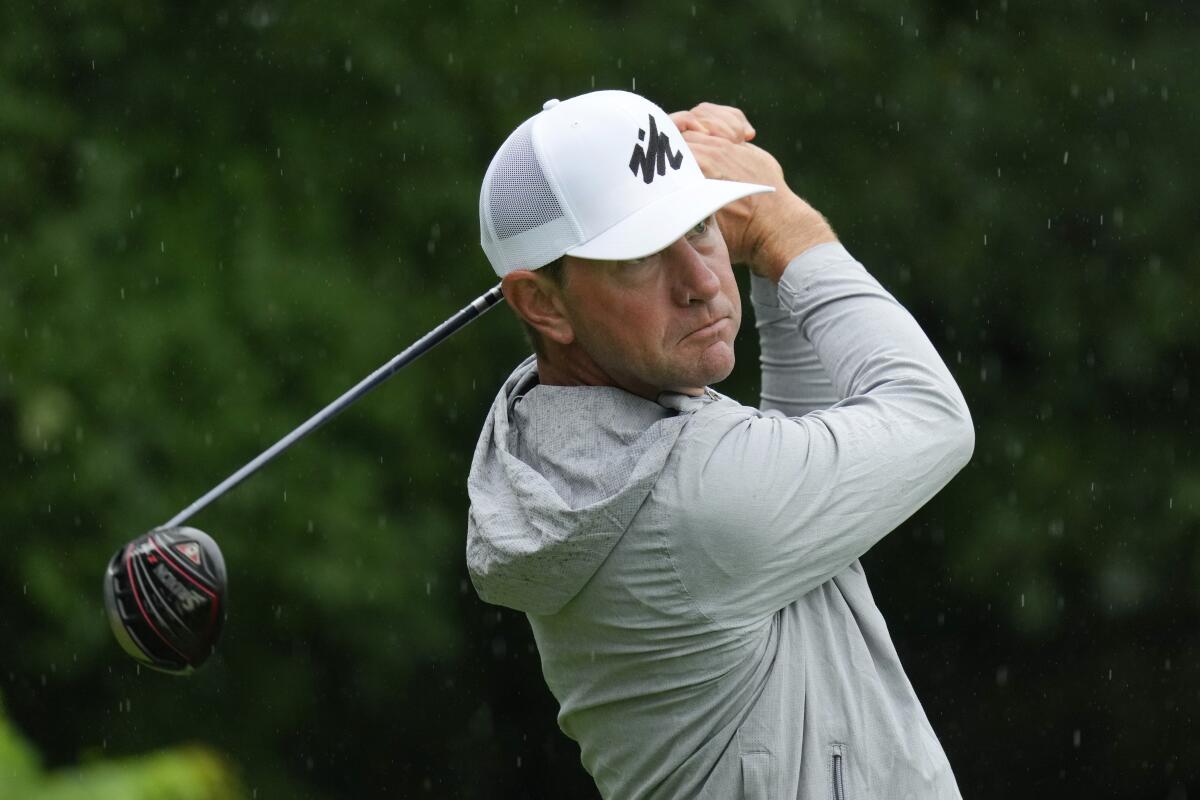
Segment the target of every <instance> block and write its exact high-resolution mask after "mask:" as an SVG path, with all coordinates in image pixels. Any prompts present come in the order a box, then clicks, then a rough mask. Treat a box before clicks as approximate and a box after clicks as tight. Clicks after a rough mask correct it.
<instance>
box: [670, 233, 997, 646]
mask: <svg viewBox="0 0 1200 800" xmlns="http://www.w3.org/2000/svg"><path fill="white" fill-rule="evenodd" d="M777 298H778V300H777V304H778V309H779V310H780V312H781V315H780V316H779V317H778V319H773V320H771V321H769V322H767V323H766V324H768V325H779V326H780V328H779V331H780V332H783V331H789V332H788V333H786V335H781V336H780V337H779V339H778V340H777V341H778V343H779V344H780V347H779V348H778V349H772V350H771V351H770V352H769V353H767V356H766V357H767V358H770V359H775V358H777V354H779V353H784V354H786V355H785V356H784V357H780V359H779V360H780V363H781V364H785V366H782V367H780V369H779V370H778V371H777V372H776V373H775V376H776V378H778V380H777V381H776V380H774V379H773V382H772V383H768V382H767V377H766V375H764V394H768V389H772V388H774V387H788V388H784V390H783V391H781V393H780V396H779V397H774V396H772V398H771V399H770V400H769V401H768V404H772V405H774V406H775V408H776V409H778V410H776V411H774V412H770V413H763V412H760V411H758V410H756V409H750V408H747V407H745V406H741V405H738V404H737V403H735V402H733V401H729V400H724V401H718V402H714V403H711V404H709V405H708V406H706V407H705V408H703V409H701V410H700V411H697V412H695V415H694V417H693V420H692V421H691V422H689V424H688V426H687V428H686V429H685V431H684V434H683V435H682V436H681V437H680V441H679V442H677V444H676V448H675V450H674V451H673V453H672V459H673V463H670V464H669V469H668V470H666V471H665V473H664V476H663V478H665V479H666V480H667V483H666V484H664V485H663V486H662V487H661V489H662V490H663V491H664V492H665V493H667V494H664V497H666V496H670V497H671V500H672V502H671V505H672V515H673V518H674V524H673V525H672V526H671V530H672V531H676V532H677V534H672V539H671V540H670V541H669V543H668V547H669V549H670V550H671V556H672V560H673V562H674V564H675V568H676V569H677V571H678V572H679V575H680V578H681V579H682V580H683V582H684V585H685V586H686V587H687V589H688V591H689V593H690V594H691V595H692V596H693V598H694V599H695V600H696V602H697V603H698V604H699V606H700V609H701V610H702V611H703V612H704V613H706V614H707V615H709V616H710V617H712V618H713V619H724V620H728V621H731V622H734V623H745V622H749V621H752V620H754V619H757V618H761V617H762V616H764V615H767V614H771V613H774V612H775V611H777V610H779V609H780V608H783V607H784V606H786V605H788V604H790V603H792V602H794V601H795V600H797V599H798V598H799V597H801V596H802V595H804V594H805V593H807V592H808V591H810V590H811V589H813V588H815V587H816V586H819V585H820V584H822V583H824V582H825V581H827V580H829V579H830V578H832V577H833V576H834V575H837V574H838V573H839V572H841V571H842V570H844V569H845V568H846V567H847V566H849V565H850V564H851V563H853V562H854V561H855V560H856V559H857V558H859V557H860V556H861V555H862V554H863V553H865V552H866V551H867V550H868V549H869V548H870V547H871V546H872V545H873V544H875V543H876V542H877V541H879V540H880V539H881V538H882V537H883V536H885V535H886V534H887V533H889V532H890V531H892V530H893V529H894V528H896V526H898V525H899V524H900V523H901V522H903V521H904V520H905V519H907V518H908V517H909V516H911V515H912V514H913V512H915V511H916V510H917V509H918V508H920V507H921V506H922V505H924V504H925V503H926V502H928V500H929V499H930V498H932V497H933V496H934V495H935V494H936V493H937V492H938V491H939V490H941V488H942V487H943V486H945V485H946V484H947V483H948V482H949V481H950V479H951V478H952V477H953V476H954V475H955V474H956V473H957V472H958V471H959V470H960V469H961V468H962V467H963V466H964V465H965V464H966V463H967V461H968V460H969V459H970V456H971V453H972V451H973V449H974V444H975V435H974V429H973V426H972V422H971V417H970V413H969V412H968V410H967V405H966V401H965V400H964V398H963V396H962V393H961V392H960V391H959V388H958V386H957V385H956V384H955V382H954V379H953V377H952V376H951V374H950V372H949V370H948V369H947V368H946V366H945V364H944V363H943V362H942V359H941V358H940V357H939V356H938V354H937V352H936V350H935V349H934V347H933V345H932V344H931V343H930V341H929V339H928V338H927V337H926V336H925V334H924V332H923V331H922V330H921V328H920V326H919V325H918V324H917V322H916V320H914V319H913V317H912V316H911V315H910V314H909V313H908V312H907V311H906V310H905V309H904V308H903V307H902V306H901V305H900V304H899V303H898V302H896V300H895V298H893V297H892V296H891V295H890V294H889V293H888V292H887V291H886V290H884V288H883V287H882V286H880V284H879V282H878V281H876V280H875V279H874V278H873V277H872V276H871V275H870V274H869V273H868V272H867V270H866V269H865V268H864V267H863V266H862V265H861V264H859V263H858V262H857V261H855V260H854V259H853V257H852V256H851V255H850V254H849V253H848V252H846V250H845V248H844V247H842V245H841V244H839V243H829V244H822V245H818V246H816V247H814V248H812V249H810V250H808V251H806V252H805V253H804V254H802V255H801V256H799V257H797V258H796V259H794V260H793V261H792V262H791V263H790V264H789V265H788V267H787V269H786V270H785V272H784V273H783V276H782V278H781V280H780V282H779V286H778V290H777ZM784 313H785V314H786V316H783V315H782V314H784ZM760 324H761V323H760ZM772 335H774V334H773V333H772ZM801 338H802V339H804V340H806V342H807V344H803V343H798V340H800V339H801ZM785 339H790V341H788V342H785V341H784V340H785ZM808 346H811V348H812V352H813V354H814V358H815V360H816V362H817V363H818V364H819V365H820V366H821V367H822V371H823V373H824V376H825V378H826V379H827V380H828V381H829V386H825V384H824V380H821V379H819V377H818V376H817V375H816V370H815V367H813V366H812V364H811V362H810V361H809V358H808V356H806V355H805V356H804V357H803V358H799V356H801V355H802V354H803V353H804V352H805V348H806V347H808ZM792 362H795V363H794V364H792ZM772 369H774V366H773V367H772ZM830 387H832V391H833V392H835V393H836V394H837V396H838V397H839V398H842V399H839V400H838V401H837V402H836V403H834V404H833V405H832V406H831V407H829V408H822V409H819V410H813V411H810V412H809V413H803V414H802V415H798V416H796V415H793V416H783V415H781V414H780V413H779V411H788V412H792V413H797V412H802V411H803V409H805V408H807V407H808V406H812V405H819V404H820V403H823V402H824V400H825V399H826V398H828V397H829V396H830V395H829V394H828V392H829V389H830ZM785 393H788V394H785ZM660 480H662V479H660Z"/></svg>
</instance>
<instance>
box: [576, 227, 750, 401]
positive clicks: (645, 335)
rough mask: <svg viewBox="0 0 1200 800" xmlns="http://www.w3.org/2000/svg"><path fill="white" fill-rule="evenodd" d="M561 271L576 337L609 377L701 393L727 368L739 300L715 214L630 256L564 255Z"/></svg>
mask: <svg viewBox="0 0 1200 800" xmlns="http://www.w3.org/2000/svg"><path fill="white" fill-rule="evenodd" d="M564 277H565V278H566V280H565V282H564V288H563V292H562V299H563V302H564V304H565V306H566V308H567V312H568V314H569V317H570V321H571V325H572V327H573V329H574V332H575V338H576V341H577V343H578V344H579V346H580V348H581V349H582V350H583V351H584V352H585V353H586V354H587V356H589V357H590V358H591V360H592V361H593V362H595V365H596V366H597V367H598V368H599V369H600V370H601V371H602V372H603V373H604V374H606V375H607V376H608V378H610V379H611V380H612V382H613V384H615V385H617V386H620V387H621V388H623V389H626V390H627V391H631V392H634V393H635V394H639V395H642V396H643V397H648V398H651V399H653V398H654V397H656V396H657V395H658V393H659V392H661V391H668V390H669V391H676V392H683V393H685V394H700V393H701V391H702V390H703V388H704V387H705V386H707V385H708V384H711V383H716V382H717V381H720V380H723V379H724V378H726V377H728V376H729V373H730V372H732V371H733V363H734V353H733V339H734V336H735V335H737V332H738V328H739V327H740V326H741V322H742V304H741V298H740V297H739V295H738V289H737V282H736V281H735V280H734V277H733V269H732V267H731V266H730V263H729V252H728V251H727V250H726V249H725V240H724V238H723V237H722V236H721V232H720V230H719V229H718V228H717V224H716V220H715V218H714V217H709V218H708V219H707V220H705V221H704V222H701V223H700V224H699V225H697V226H696V227H695V228H693V229H692V230H691V231H689V232H688V233H687V234H686V235H684V236H683V237H682V238H680V239H679V240H678V241H676V242H674V243H673V244H671V245H670V246H669V247H667V248H666V249H665V250H662V251H660V252H658V253H655V254H654V255H652V256H648V257H646V258H643V259H638V260H637V261H590V260H584V259H576V258H570V257H568V258H567V263H566V273H565V276H564Z"/></svg>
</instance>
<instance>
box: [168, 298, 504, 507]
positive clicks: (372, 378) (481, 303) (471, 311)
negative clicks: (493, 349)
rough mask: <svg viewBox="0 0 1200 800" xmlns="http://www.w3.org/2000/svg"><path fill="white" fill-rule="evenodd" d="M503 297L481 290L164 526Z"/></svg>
mask: <svg viewBox="0 0 1200 800" xmlns="http://www.w3.org/2000/svg"><path fill="white" fill-rule="evenodd" d="M503 299H504V295H503V294H502V293H501V291H500V284H496V285H495V286H493V287H492V288H491V289H489V290H488V291H486V292H484V293H483V294H481V295H480V296H479V297H477V298H475V299H474V300H472V301H471V302H470V303H468V304H467V305H465V306H463V307H462V308H461V309H460V310H459V311H457V312H456V313H455V314H454V315H453V316H451V317H450V318H449V319H447V320H446V321H445V322H443V323H442V324H440V325H438V326H437V327H436V328H434V329H433V330H431V331H430V332H429V333H427V334H425V335H424V336H422V337H421V338H420V339H418V340H417V341H415V342H413V343H412V344H411V345H409V346H408V347H407V348H406V349H405V350H404V351H403V352H401V353H400V354H398V355H397V356H395V357H394V358H393V359H392V360H391V361H389V362H387V363H386V364H384V365H383V366H382V367H380V368H379V369H377V370H375V371H374V372H372V373H371V374H370V375H368V376H367V377H365V378H363V379H362V380H361V381H359V382H358V384H356V385H355V386H354V387H353V388H351V389H350V390H348V391H347V392H346V393H345V394H343V395H342V396H341V397H339V398H338V399H336V400H334V401H333V402H332V403H330V404H329V405H327V406H325V408H323V409H321V410H320V411H318V412H317V413H316V414H313V415H312V416H311V417H310V418H309V419H308V420H307V421H306V422H305V423H304V424H302V425H301V426H300V427H298V428H296V429H295V430H294V431H292V432H291V433H289V434H288V435H287V436H284V437H283V438H282V439H280V440H279V441H278V442H276V443H275V444H273V445H271V446H270V447H268V448H267V449H266V450H264V451H263V452H261V453H259V454H258V455H257V456H256V457H255V458H254V459H253V460H252V461H250V462H249V463H248V464H246V465H245V466H244V467H242V468H241V469H239V470H238V471H237V472H235V473H233V474H232V475H230V476H229V477H228V478H226V479H225V480H223V481H221V482H220V483H218V484H217V485H216V486H214V487H213V488H212V489H210V490H209V491H208V493H207V494H205V495H204V496H202V497H200V498H199V499H198V500H196V501H195V502H194V503H192V504H191V505H190V506H188V507H187V508H185V509H183V510H182V511H180V512H179V513H178V514H176V515H175V516H173V517H171V519H169V520H167V522H166V523H165V525H164V527H168V528H172V527H175V526H176V525H181V524H182V523H184V522H185V521H187V520H188V519H190V518H191V517H192V515H194V514H195V513H196V512H198V511H200V510H201V509H202V508H204V507H205V506H207V505H208V504H209V503H211V502H212V501H214V500H216V499H217V498H218V497H220V496H221V495H223V494H225V493H226V492H228V491H229V490H230V489H232V488H233V487H235V486H237V485H238V484H239V483H241V482H242V481H244V480H246V478H248V477H250V476H251V475H253V474H254V473H255V472H257V471H258V470H259V469H260V468H261V467H262V466H263V465H264V464H266V463H267V462H269V461H271V460H272V459H273V458H275V456H277V455H279V454H280V453H282V452H283V451H284V450H287V449H288V448H289V447H291V446H292V445H294V444H295V443H296V442H298V441H300V440H301V439H303V438H304V437H305V436H307V435H308V434H310V433H312V432H313V431H314V430H316V429H317V428H319V427H321V425H323V424H324V423H326V422H328V421H329V420H330V419H332V418H333V417H335V416H337V414H338V413H340V412H341V411H343V410H344V409H345V408H346V406H348V405H350V404H351V403H353V402H354V401H356V400H358V399H359V398H360V397H362V396H363V395H365V394H366V393H367V392H369V391H371V390H372V389H374V388H375V387H376V386H378V385H379V384H381V383H383V382H384V381H386V380H387V379H388V378H390V377H392V376H393V375H395V374H396V373H397V372H398V371H400V369H401V368H403V367H404V366H406V365H408V364H411V363H412V362H413V361H416V360H417V359H418V358H419V357H420V356H422V355H424V354H425V353H426V352H428V351H429V350H431V349H433V347H434V346H436V345H437V344H438V343H439V342H441V341H442V340H443V339H446V338H447V337H449V336H450V334H452V333H454V332H455V331H457V330H459V329H460V328H462V327H464V326H466V325H467V323H469V322H471V321H472V320H474V319H475V318H476V317H478V316H479V315H481V314H483V313H484V312H485V311H487V310H489V309H490V308H492V306H494V305H496V304H497V303H499V302H500V301H501V300H503Z"/></svg>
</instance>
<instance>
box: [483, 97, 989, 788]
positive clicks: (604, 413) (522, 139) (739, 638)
mask: <svg viewBox="0 0 1200 800" xmlns="http://www.w3.org/2000/svg"><path fill="white" fill-rule="evenodd" d="M753 137H754V130H753V128H751V127H750V125H749V123H748V122H747V121H746V119H745V117H744V116H743V115H742V114H741V112H739V111H737V110H736V109H731V108H726V107H719V106H712V105H708V104H702V105H701V106H697V107H696V108H695V109H693V110H692V111H691V112H681V113H677V114H675V115H673V116H668V115H666V114H664V113H663V112H662V110H661V109H659V108H658V107H657V106H655V105H653V104H652V103H650V102H648V101H647V100H644V99H643V98H640V97H638V96H636V95H631V94H628V93H625V92H594V93H592V94H587V95H583V96H580V97H576V98H573V99H571V100H567V101H565V102H562V103H556V101H550V102H548V103H547V104H546V107H545V109H544V110H543V111H542V112H541V113H540V114H538V115H536V116H535V117H533V118H531V119H530V120H528V121H526V123H524V124H523V125H522V126H520V127H519V128H518V129H517V130H516V131H515V132H514V133H513V134H512V136H510V137H509V139H508V140H507V141H506V142H505V144H504V145H503V146H502V147H501V148H500V150H499V152H498V153H497V155H496V157H495V159H494V160H493V162H492V164H491V166H490V167H489V169H488V173H487V175H486V177H485V178H484V184H483V191H482V194H481V198H480V217H481V223H482V227H483V235H482V238H483V246H484V250H485V251H486V252H487V255H488V257H489V259H490V261H491V263H492V266H493V267H494V268H495V269H496V272H497V273H498V274H500V275H501V276H503V289H504V294H505V297H506V298H507V299H508V302H509V304H510V305H511V307H512V308H513V310H514V311H515V312H516V313H517V315H518V316H519V317H520V318H521V320H522V321H523V322H524V324H525V325H526V326H527V328H528V329H529V331H530V333H531V337H532V339H533V341H534V345H535V350H536V355H535V356H533V357H530V358H529V359H527V360H526V361H524V362H523V363H522V364H521V365H519V366H518V367H517V369H516V370H515V371H514V372H513V373H512V375H511V377H510V378H509V379H508V380H507V381H506V382H505V384H504V386H503V388H502V389H501V391H500V393H499V395H498V396H497V398H496V401H495V403H494V405H493V406H492V409H491V412H490V414H489V416H488V418H487V421H486V422H485V424H484V428H483V432H482V434H481V436H480V439H479V444H478V447H477V449H476V451H475V457H474V461H473V463H472V465H471V474H470V478H469V492H470V497H471V511H470V517H469V520H468V525H469V528H468V540H467V560H468V565H469V567H470V570H471V576H472V580H473V581H474V584H475V587H476V589H477V591H478V592H479V594H480V596H481V597H482V598H483V599H484V600H487V601H489V602H492V603H498V604H502V605H505V606H509V607H511V608H515V609H518V610H521V611H524V612H526V614H527V615H528V618H529V621H530V625H531V626H532V629H533V634H534V638H535V640H536V642H537V646H538V651H539V653H540V655H541V660H542V669H543V674H544V677H545V679H546V682H547V684H548V685H549V687H550V690H551V691H552V692H553V693H554V696H555V697H556V698H557V700H558V702H559V706H560V713H559V725H560V726H561V728H562V730H563V731H564V732H565V733H566V734H567V735H568V736H570V737H571V738H573V739H575V740H576V741H577V742H578V743H579V746H580V750H581V753H582V761H583V765H584V767H585V768H586V769H587V770H588V772H589V773H590V774H591V775H592V777H593V778H594V779H595V781H596V785H597V786H598V787H599V789H600V791H601V793H602V794H603V795H604V796H605V797H613V798H695V797H705V798H734V797H747V798H796V797H802V798H826V797H831V798H838V799H839V800H840V798H845V797H849V798H884V797H886V798H920V800H929V799H930V798H958V797H959V796H960V795H959V792H958V789H957V786H956V783H955V780H954V775H953V773H952V771H951V768H950V765H949V763H948V762H947V760H946V756H945V754H944V753H943V751H942V748H941V745H940V744H939V743H938V740H937V737H936V736H935V735H934V733H933V730H932V729H931V727H930V725H929V722H928V721H927V719H926V717H925V713H924V711H923V710H922V708H921V705H920V703H919V701H918V700H917V698H916V695H915V694H914V692H913V689H912V686H911V685H910V684H909V682H908V679H907V678H906V677H905V675H904V671H903V669H902V668H901V665H900V662H899V660H898V658H897V655H896V651H895V648H894V647H893V646H892V643H891V640H890V638H889V636H888V632H887V628H886V626H885V624H884V620H883V617H882V616H881V615H880V612H879V610H878V609H877V608H876V606H875V604H874V601H873V599H872V597H871V593H870V590H869V588H868V586H867V581H866V577H865V575H864V573H863V569H862V566H861V564H860V563H859V561H858V558H859V557H860V556H861V555H862V554H863V553H864V552H866V551H867V550H868V549H869V548H870V547H871V545H872V544H874V543H875V542H876V541H878V540H879V539H880V538H882V537H883V536H884V535H885V534H887V533H888V532H889V531H891V530H892V529H894V528H895V527H896V526H897V525H899V524H900V523H901V522H903V521H904V520H905V519H906V518H908V517H909V516H910V515H911V514H912V513H913V512H914V511H915V510H916V509H918V508H920V507H921V506H922V505H923V504H924V503H925V502H926V501H928V500H929V499H930V498H931V497H932V496H933V495H934V494H936V493H937V491H938V490H940V489H941V488H942V487H943V486H944V485H945V484H946V483H947V482H948V481H949V480H950V478H951V477H952V476H953V475H954V474H955V473H956V472H958V470H959V469H961V468H962V467H963V466H964V465H965V464H966V463H967V461H968V459H969V458H970V455H971V452H972V450H973V448H974V433H973V428H972V424H971V418H970V415H969V413H968V410H967V407H966V403H965V401H964V400H963V397H962V394H961V392H960V391H959V390H958V387H957V386H956V385H955V383H954V380H953V378H952V377H951V375H950V373H949V371H948V370H947V369H946V367H945V365H944V364H943V363H942V361H941V359H940V358H939V357H938V355H937V353H936V352H935V351H934V348H933V346H932V345H931V344H930V343H929V340H928V339H927V338H926V337H925V335H924V334H923V333H922V331H921V329H920V327H919V326H918V325H917V323H916V322H915V321H914V320H913V319H912V317H911V316H910V315H909V314H908V313H907V312H906V311H905V310H904V309H903V308H902V307H901V306H900V305H899V304H898V303H897V302H896V301H895V299H893V298H892V296H891V295H889V294H888V293H887V292H886V291H885V290H884V289H883V288H882V287H881V286H880V285H879V283H878V282H877V281H876V280H875V279H874V278H872V277H871V276H870V275H869V274H868V273H867V271H866V270H865V269H864V268H863V267H862V266H861V265H860V264H858V263H857V262H855V261H854V259H853V258H852V257H851V256H850V255H849V253H847V252H846V250H845V249H844V248H843V247H842V245H841V244H839V243H838V242H837V239H836V237H835V236H834V234H833V232H832V230H831V229H830V227H829V226H828V224H827V223H826V222H825V220H824V218H823V217H821V215H820V214H819V213H817V212H816V211H815V210H813V209H812V208H811V207H810V206H809V205H808V204H807V203H805V202H804V201H803V200H801V199H800V198H799V197H798V196H797V195H796V194H795V193H793V192H792V191H791V190H790V189H788V187H787V184H786V183H785V181H784V179H783V175H782V171H781V170H780V168H779V165H778V163H777V162H776V161H775V159H774V158H772V157H771V156H770V155H769V154H767V153H766V152H765V151H763V150H761V149H759V148H758V147H756V146H754V145H753V144H751V143H750V142H749V140H750V139H752V138H753ZM705 175H707V176H708V177H707V178H706V177H705ZM714 212H716V214H715V218H714V216H713V214H714ZM731 262H733V263H742V264H745V265H746V266H747V267H749V269H750V271H751V273H752V277H751V296H752V300H753V305H754V313H755V317H756V321H757V325H758V329H759V336H760V341H761V351H762V372H763V375H762V404H761V405H762V407H761V409H757V408H752V407H748V406H743V405H741V404H739V403H738V402H736V401H734V400H732V399H730V398H728V397H725V396H723V395H721V394H719V393H717V392H716V391H714V390H713V389H711V388H710V387H711V385H712V384H713V383H716V382H718V381H720V380H722V379H723V378H725V377H726V376H728V375H729V373H730V371H731V370H732V369H733V364H734V348H733V340H734V335H735V334H736V332H737V330H738V327H739V324H740V320H741V307H740V301H739V297H738V291H737V285H736V283H735V279H734V275H733V271H732V268H731V266H730V264H731Z"/></svg>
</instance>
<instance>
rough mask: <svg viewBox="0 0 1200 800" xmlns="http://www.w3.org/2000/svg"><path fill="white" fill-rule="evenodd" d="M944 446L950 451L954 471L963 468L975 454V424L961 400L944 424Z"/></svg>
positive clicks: (965, 404) (963, 401) (964, 402)
mask: <svg viewBox="0 0 1200 800" xmlns="http://www.w3.org/2000/svg"><path fill="white" fill-rule="evenodd" d="M945 432H946V445H947V448H948V449H949V450H950V458H951V460H952V462H953V463H954V465H955V471H956V472H957V471H958V470H960V469H962V468H963V467H965V466H966V465H967V464H968V463H969V462H970V460H971V456H972V455H973V454H974V453H975V422H974V421H973V420H972V419H971V411H970V409H968V408H967V403H966V401H965V400H962V401H960V402H958V403H955V410H954V413H952V414H951V415H950V417H949V419H948V420H947V422H946V427H945Z"/></svg>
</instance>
